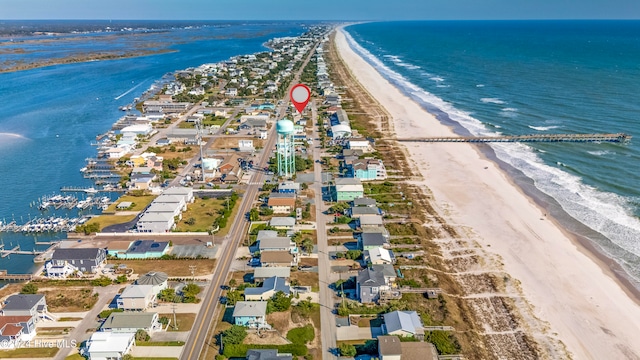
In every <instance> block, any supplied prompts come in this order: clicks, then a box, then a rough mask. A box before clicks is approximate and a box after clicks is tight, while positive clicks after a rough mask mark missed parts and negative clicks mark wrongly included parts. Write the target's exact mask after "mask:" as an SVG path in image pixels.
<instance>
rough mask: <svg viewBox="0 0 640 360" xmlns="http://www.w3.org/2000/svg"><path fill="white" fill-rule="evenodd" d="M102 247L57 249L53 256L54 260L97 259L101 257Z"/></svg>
mask: <svg viewBox="0 0 640 360" xmlns="http://www.w3.org/2000/svg"><path fill="white" fill-rule="evenodd" d="M104 251H105V250H104V249H101V248H69V249H56V250H55V251H54V252H53V255H52V256H51V259H52V260H95V259H97V258H98V257H99V254H100V253H101V252H104Z"/></svg>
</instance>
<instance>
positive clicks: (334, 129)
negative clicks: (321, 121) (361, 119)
mask: <svg viewBox="0 0 640 360" xmlns="http://www.w3.org/2000/svg"><path fill="white" fill-rule="evenodd" d="M352 133H353V131H352V130H351V125H349V124H337V125H332V126H331V137H332V138H334V139H344V138H348V137H351V134H352Z"/></svg>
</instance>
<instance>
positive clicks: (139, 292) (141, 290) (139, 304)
mask: <svg viewBox="0 0 640 360" xmlns="http://www.w3.org/2000/svg"><path fill="white" fill-rule="evenodd" d="M153 291H154V286H153V285H135V284H132V285H129V286H127V287H126V288H124V291H123V292H122V294H120V296H118V300H117V306H118V309H123V310H125V311H144V310H146V309H147V308H148V307H149V306H151V305H153V303H154V302H155V301H156V296H157V293H154V292H153Z"/></svg>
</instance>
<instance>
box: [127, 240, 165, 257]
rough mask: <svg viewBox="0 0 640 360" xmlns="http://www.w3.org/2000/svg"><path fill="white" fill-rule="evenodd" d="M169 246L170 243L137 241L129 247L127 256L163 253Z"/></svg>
mask: <svg viewBox="0 0 640 360" xmlns="http://www.w3.org/2000/svg"><path fill="white" fill-rule="evenodd" d="M168 246H169V242H168V241H155V240H136V241H134V242H133V244H131V246H129V249H128V250H127V254H144V253H148V252H163V251H164V250H165V249H166V248H167V247H168Z"/></svg>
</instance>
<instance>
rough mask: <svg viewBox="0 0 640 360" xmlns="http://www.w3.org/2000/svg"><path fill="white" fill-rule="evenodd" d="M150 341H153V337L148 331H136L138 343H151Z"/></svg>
mask: <svg viewBox="0 0 640 360" xmlns="http://www.w3.org/2000/svg"><path fill="white" fill-rule="evenodd" d="M149 339H151V336H149V334H147V332H146V331H144V330H142V329H138V331H136V341H149Z"/></svg>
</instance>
